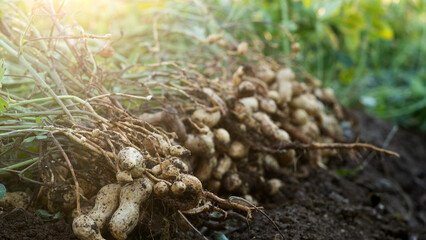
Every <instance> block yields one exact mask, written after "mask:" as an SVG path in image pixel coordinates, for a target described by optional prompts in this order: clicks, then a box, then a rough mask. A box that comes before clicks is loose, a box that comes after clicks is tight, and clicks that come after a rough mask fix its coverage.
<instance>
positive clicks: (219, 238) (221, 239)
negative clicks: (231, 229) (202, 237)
mask: <svg viewBox="0 0 426 240" xmlns="http://www.w3.org/2000/svg"><path fill="white" fill-rule="evenodd" d="M213 239H214V240H228V238H227V237H226V236H225V234H223V233H221V232H214V233H213Z"/></svg>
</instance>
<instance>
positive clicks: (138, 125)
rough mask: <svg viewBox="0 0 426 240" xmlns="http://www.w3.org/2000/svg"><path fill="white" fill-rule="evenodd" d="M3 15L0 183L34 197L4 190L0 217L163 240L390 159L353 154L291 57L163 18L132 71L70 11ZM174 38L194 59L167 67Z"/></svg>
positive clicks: (88, 233) (92, 233) (316, 88)
mask: <svg viewBox="0 0 426 240" xmlns="http://www.w3.org/2000/svg"><path fill="white" fill-rule="evenodd" d="M197 4H201V5H200V7H202V8H203V9H204V11H205V13H207V15H206V16H209V17H211V15H209V14H208V8H207V7H206V6H205V5H203V4H202V3H199V2H197ZM1 5H2V9H3V7H4V9H7V10H8V11H3V14H4V15H3V17H2V18H1V19H0V51H1V53H2V55H5V58H6V63H7V65H6V66H7V67H8V70H7V72H6V75H5V79H6V78H7V79H8V81H4V82H3V88H2V90H1V91H0V95H1V97H2V98H3V99H4V100H3V101H4V106H5V107H6V109H4V111H3V112H2V114H1V116H0V136H1V150H2V153H1V155H0V156H1V160H2V161H1V164H2V165H3V166H2V167H3V168H1V169H0V174H1V175H0V177H1V178H2V179H9V180H10V179H13V177H16V176H18V177H19V178H20V179H22V180H24V181H28V182H30V183H31V184H34V186H36V187H34V188H32V189H31V190H30V191H27V192H7V193H6V196H5V197H4V199H3V200H1V201H0V205H1V206H8V205H9V206H16V207H28V208H29V209H36V208H45V209H47V210H48V211H50V212H51V213H55V212H58V211H61V212H64V213H66V214H68V216H72V217H73V223H72V226H73V230H74V233H75V234H76V236H77V237H78V238H80V239H103V237H102V236H105V234H108V232H109V234H111V235H112V236H113V237H114V238H116V239H126V238H127V237H128V235H129V234H130V233H131V232H132V231H133V230H134V229H135V227H136V226H138V225H139V226H140V227H141V228H146V230H147V232H151V233H156V232H159V231H164V233H163V234H166V235H167V234H171V233H172V231H175V230H176V229H180V230H182V231H186V230H189V229H195V227H198V226H201V225H202V224H203V222H205V221H207V220H209V219H210V220H214V221H219V222H220V221H223V220H224V219H226V217H227V215H228V211H229V210H231V211H233V212H236V213H243V214H244V215H245V216H247V217H250V214H251V211H254V210H259V208H258V207H256V205H257V201H258V200H260V199H261V197H262V196H264V195H269V196H272V195H275V194H277V193H278V192H279V191H280V190H279V189H280V187H282V186H283V184H282V182H281V180H280V179H279V178H280V177H282V176H284V175H285V174H291V173H293V174H303V173H301V172H300V169H304V168H306V167H323V168H325V167H326V163H327V161H328V159H329V158H330V157H334V156H337V155H338V154H342V153H344V152H345V150H348V151H354V150H356V149H358V148H367V149H373V150H376V151H384V152H387V151H386V150H382V149H377V148H375V147H374V146H370V145H368V144H362V143H348V142H346V140H345V137H344V134H343V130H342V128H341V122H343V121H345V112H344V110H343V109H342V107H341V106H340V105H339V103H338V102H337V100H336V99H335V97H334V94H333V91H332V90H331V89H327V88H321V82H320V81H318V80H316V79H315V78H313V77H312V76H310V75H309V74H308V73H306V72H303V70H301V69H300V68H295V67H292V66H291V61H290V60H291V56H290V58H288V59H287V60H286V63H285V64H284V63H280V62H278V61H276V60H274V59H271V58H268V57H265V56H263V55H262V54H261V53H260V52H261V48H259V46H258V45H257V42H256V41H255V40H253V41H252V42H250V43H248V42H245V41H242V42H238V41H237V40H236V39H234V38H232V36H230V35H229V34H227V33H226V32H225V31H224V30H220V28H217V29H216V30H217V32H212V31H211V32H210V34H209V35H207V36H205V38H195V37H193V36H191V35H188V34H184V33H181V32H179V31H173V30H170V29H168V30H167V29H164V27H163V28H161V27H159V26H158V23H157V20H158V19H157V18H159V16H156V18H154V19H155V20H154V21H153V23H152V26H151V27H150V28H149V29H148V30H146V32H145V34H149V35H152V36H153V39H152V43H151V44H148V45H149V46H148V47H147V50H146V51H147V52H146V54H147V57H146V58H142V57H141V58H140V59H139V60H140V62H137V63H134V64H130V65H129V64H127V65H126V62H125V61H123V60H122V55H120V57H118V56H116V55H117V53H115V50H114V46H115V45H114V44H115V42H114V41H112V39H111V36H110V35H105V36H95V35H91V34H87V33H85V32H84V29H83V28H82V27H81V26H80V25H79V24H78V23H76V22H73V24H72V25H63V23H62V21H61V19H62V18H61V16H62V15H63V14H64V12H62V8H61V7H62V6H59V7H56V8H55V6H53V4H52V3H51V2H50V1H46V2H37V5H35V6H34V8H33V9H32V10H31V12H30V13H29V14H26V13H24V12H22V11H21V10H20V8H19V7H18V6H17V5H14V3H1ZM158 21H159V20H158ZM39 25H42V26H43V25H44V26H46V25H47V26H50V29H49V30H48V31H42V32H41V31H39V30H38V27H40V26H39ZM40 28H41V29H43V28H42V27H40ZM170 33H173V34H178V35H179V34H181V35H182V36H180V38H185V41H186V42H188V41H189V40H190V41H191V44H192V47H191V48H188V56H185V57H184V58H183V59H180V60H172V59H175V57H174V55H173V54H172V53H173V51H171V50H170V49H168V47H167V46H169V45H173V44H175V43H176V42H179V41H181V40H179V38H172V40H170V41H171V42H168V40H167V39H162V38H161V37H159V35H160V36H164V35H167V34H170ZM125 37H126V36H125V35H124V36H121V37H120V39H121V38H124V40H123V39H121V40H120V41H125V40H126V38H125ZM289 37H290V39H291V42H292V50H293V53H292V56H294V55H295V54H297V51H298V47H299V46H298V44H297V43H296V42H294V41H293V40H292V38H291V36H289ZM116 41H118V40H116ZM173 41H174V42H173ZM186 44H189V43H186ZM118 48H119V47H118ZM153 59H154V61H153ZM164 59H166V60H167V59H169V60H167V61H165V60H164ZM6 99H7V100H6ZM387 153H390V154H393V153H391V152H387ZM17 158H19V159H18V160H17ZM28 193H31V196H30V195H28ZM230 195H235V196H238V197H231V198H228V197H227V196H230ZM219 196H222V197H219ZM212 212H215V213H216V214H213V215H212V214H211V213H212ZM188 226H190V227H188Z"/></svg>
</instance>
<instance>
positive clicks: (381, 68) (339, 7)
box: [250, 0, 426, 132]
mask: <svg viewBox="0 0 426 240" xmlns="http://www.w3.org/2000/svg"><path fill="white" fill-rule="evenodd" d="M250 2H251V3H252V5H251V8H252V9H253V14H252V16H251V17H252V18H255V19H262V20H265V21H272V22H276V23H280V24H281V25H283V26H284V27H286V28H287V29H288V30H289V31H290V32H291V33H292V34H293V36H294V38H295V39H296V40H297V41H298V42H299V43H300V45H301V51H300V54H298V56H297V58H296V60H297V61H298V63H299V64H301V65H302V66H304V67H305V68H306V69H307V71H308V72H310V73H311V74H313V75H314V76H315V77H317V78H318V79H321V80H323V82H324V83H325V84H326V85H327V86H332V87H333V88H334V89H335V92H336V95H337V96H338V97H339V98H340V100H341V101H342V102H343V103H344V104H346V105H348V106H352V107H358V108H360V107H364V108H365V110H366V111H368V112H370V113H372V114H375V115H377V116H379V117H381V118H385V119H388V120H391V121H393V122H395V123H397V124H400V125H402V126H405V127H415V128H419V129H421V130H422V131H423V132H426V67H425V62H426V49H425V47H424V43H425V42H426V20H425V19H426V3H425V1H421V0H420V1H415V0H407V1H396V0H393V1H392V0H387V1H385V0H335V1H330V0H322V1H309V0H303V1H285V0H281V1H250ZM256 31H257V33H258V34H259V36H263V40H264V42H265V43H266V45H267V46H268V48H267V49H266V53H267V54H270V55H274V54H276V53H277V52H278V51H277V49H282V50H284V51H285V52H288V51H289V50H288V43H287V37H286V36H285V35H283V34H282V32H281V31H280V30H279V29H277V28H273V27H272V26H270V25H265V24H256Z"/></svg>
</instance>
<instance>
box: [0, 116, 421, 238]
mask: <svg viewBox="0 0 426 240" xmlns="http://www.w3.org/2000/svg"><path fill="white" fill-rule="evenodd" d="M354 115H355V116H356V119H358V125H357V127H356V128H355V129H354V132H355V133H356V135H357V136H359V139H360V140H361V141H363V142H369V143H372V144H375V145H377V146H383V145H384V144H385V145H386V146H384V147H386V148H387V149H390V150H392V151H395V152H397V153H399V154H400V155H401V157H400V158H395V157H389V156H382V155H380V154H373V156H372V157H370V154H369V153H362V157H358V158H357V159H358V160H356V159H355V158H350V157H346V158H345V159H340V160H339V159H335V160H333V161H332V162H330V163H329V169H328V170H324V169H311V170H310V171H309V175H307V176H305V177H304V178H300V177H299V178H297V177H295V176H292V175H290V174H289V175H288V176H283V177H282V180H283V181H284V183H285V185H284V186H283V187H282V188H281V193H280V194H278V195H276V196H275V197H273V198H272V199H268V198H265V199H263V202H262V203H261V205H262V206H263V207H264V208H265V212H266V214H267V215H268V216H269V217H270V218H271V219H272V220H273V221H274V222H275V223H276V225H277V226H278V228H279V229H280V231H281V232H282V234H283V235H284V237H285V239H413V240H414V239H426V140H425V138H424V137H423V138H422V137H421V136H419V135H418V134H415V133H410V132H407V131H403V130H398V131H397V132H396V134H395V135H394V136H393V137H392V135H390V133H392V128H393V127H392V125H390V124H389V123H386V122H384V121H382V120H378V119H376V118H373V117H369V116H366V115H365V114H362V113H358V112H356V113H354ZM387 138H388V141H386V139H387ZM389 140H390V141H389ZM359 166H364V168H363V170H362V171H356V170H354V169H357V168H359ZM216 227H217V226H216ZM219 227H220V226H219ZM212 229H213V226H212V225H209V228H207V227H202V228H201V231H202V232H203V234H204V235H206V236H208V237H209V238H213V239H226V238H223V237H224V236H226V237H227V238H228V239H282V238H281V237H280V235H279V232H278V230H277V229H276V227H275V226H274V225H273V224H272V223H271V222H270V221H269V220H268V219H267V218H266V217H265V216H264V215H262V214H261V213H259V212H255V213H253V218H252V220H251V221H250V224H249V225H247V223H246V221H245V219H244V218H243V219H238V218H237V217H233V216H230V220H228V222H227V224H226V229H222V230H216V231H215V230H212ZM136 234H137V233H135V235H136ZM223 234H224V235H223ZM135 235H134V236H135ZM137 235H138V234H137ZM178 235H179V238H190V239H198V238H201V237H200V236H199V235H197V234H195V233H188V234H186V235H183V234H178ZM139 236H140V235H139ZM158 237H159V236H157V237H154V238H158ZM220 237H222V238H220ZM145 238H147V239H151V237H150V236H149V235H148V236H145ZM0 239H75V238H74V237H73V235H72V230H71V229H70V225H69V223H67V222H65V221H64V220H59V221H56V222H43V221H42V220H41V219H40V218H39V217H38V216H37V215H36V214H33V213H29V212H26V211H24V210H22V209H14V210H9V211H3V212H0Z"/></svg>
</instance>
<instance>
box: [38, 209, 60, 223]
mask: <svg viewBox="0 0 426 240" xmlns="http://www.w3.org/2000/svg"><path fill="white" fill-rule="evenodd" d="M36 213H37V214H38V215H39V216H40V217H41V219H42V220H43V221H45V222H48V221H54V220H58V219H60V218H63V217H64V214H63V213H61V212H57V213H55V214H52V213H49V212H48V211H46V210H44V209H37V210H36Z"/></svg>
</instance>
